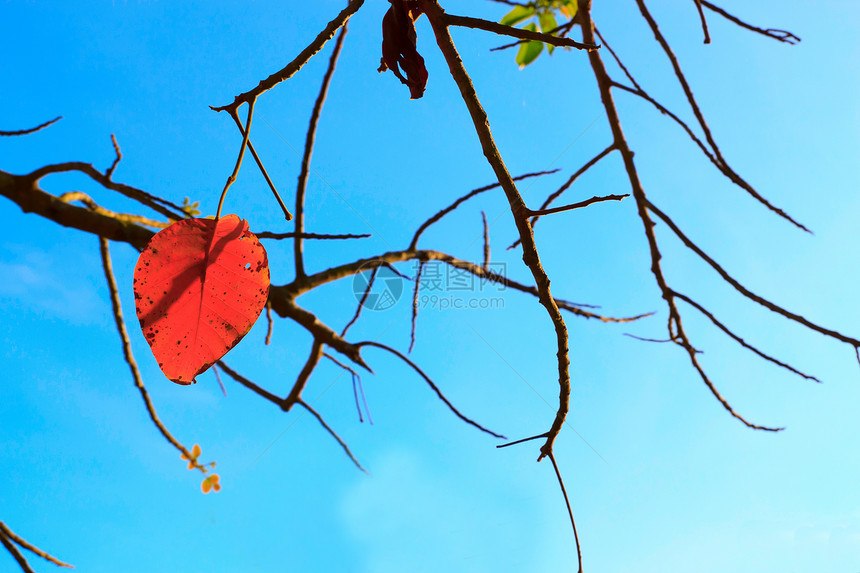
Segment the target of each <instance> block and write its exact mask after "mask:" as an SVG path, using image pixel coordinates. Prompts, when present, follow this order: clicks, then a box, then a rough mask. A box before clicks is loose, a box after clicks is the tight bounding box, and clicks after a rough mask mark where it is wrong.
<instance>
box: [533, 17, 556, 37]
mask: <svg viewBox="0 0 860 573" xmlns="http://www.w3.org/2000/svg"><path fill="white" fill-rule="evenodd" d="M538 21H539V22H540V31H541V32H543V33H544V34H549V33H550V32H551V31H552V30H555V29H556V28H558V23H557V22H556V21H555V16H553V15H552V12H541V14H540V15H539V16H538Z"/></svg>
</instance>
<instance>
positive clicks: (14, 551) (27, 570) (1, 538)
mask: <svg viewBox="0 0 860 573" xmlns="http://www.w3.org/2000/svg"><path fill="white" fill-rule="evenodd" d="M0 543H2V544H3V547H5V548H6V551H8V552H9V553H10V554H11V555H12V557H14V558H15V561H17V562H18V566H19V567H21V570H22V571H24V573H35V572H34V571H33V569H32V568H31V567H30V564H29V563H27V559H26V558H25V557H24V556H23V555H22V554H21V551H19V550H18V548H17V547H15V544H14V543H12V541H11V540H10V539H9V538H8V537H6V534H5V533H3V532H2V531H0Z"/></svg>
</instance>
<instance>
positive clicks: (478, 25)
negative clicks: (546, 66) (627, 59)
mask: <svg viewBox="0 0 860 573" xmlns="http://www.w3.org/2000/svg"><path fill="white" fill-rule="evenodd" d="M442 17H443V21H442V22H443V23H444V24H445V26H446V27H447V26H461V27H464V28H472V29H477V30H485V31H487V32H493V33H494V34H500V35H502V36H511V37H512V38H519V39H521V40H531V41H534V42H543V43H544V44H550V45H551V46H564V47H567V48H576V49H577V50H588V51H589V52H590V51H592V50H597V49H598V48H600V46H598V45H595V44H587V43H586V44H584V43H582V42H577V41H575V40H571V39H570V38H562V37H559V36H552V35H550V34H544V33H542V32H532V31H531V30H524V29H522V28H515V27H513V26H503V25H501V24H499V23H498V22H493V21H491V20H483V19H481V18H472V17H469V16H455V15H453V14H444V13H443V16H442Z"/></svg>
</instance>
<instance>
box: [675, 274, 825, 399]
mask: <svg viewBox="0 0 860 573" xmlns="http://www.w3.org/2000/svg"><path fill="white" fill-rule="evenodd" d="M672 294H673V295H674V296H675V297H677V298H679V299H681V300H683V301H684V302H686V303H687V304H689V305H690V306H692V307H693V308H695V309H696V310H698V311H699V312H701V313H702V314H704V315H705V316H707V317H708V318H709V319H710V321H711V322H713V323H714V326H716V327H717V328H719V329H720V330H722V331H723V332H725V333H726V334H727V335H728V336H729V337H730V338H731V339H732V340H734V341H735V342H737V343H738V344H740V345H741V346H743V347H744V348H746V349H748V350H751V351H752V352H754V353H755V354H756V355H758V356H759V357H761V358H764V359H765V360H767V361H768V362H771V363H773V364H776V365H777V366H780V367H782V368H785V369H786V370H788V371H789V372H793V373H794V374H797V375H798V376H800V377H801V378H806V379H807V380H813V381H815V382H818V383H821V380H819V379H818V378H816V377H815V376H809V375H808V374H804V373H803V372H801V371H800V370H797V369H795V368H793V367H792V366H789V365H788V364H786V363H785V362H781V361H779V360H777V359H776V358H773V357H772V356H768V355H767V354H765V353H764V352H762V351H760V350H759V349H758V348H756V347H755V346H752V345H750V344H747V342H746V341H745V340H744V339H743V338H741V337H740V336H738V335H737V334H735V333H734V332H732V331H731V330H729V328H728V327H727V326H725V325H724V324H723V323H722V322H720V321H719V320H717V317H715V316H714V315H713V314H712V313H710V312H709V311H708V310H707V309H705V307H703V306H702V305H700V304H699V303H697V302H696V301H694V300H693V299H691V298H690V297H688V296H686V295H683V294H681V293H679V292H678V291H672Z"/></svg>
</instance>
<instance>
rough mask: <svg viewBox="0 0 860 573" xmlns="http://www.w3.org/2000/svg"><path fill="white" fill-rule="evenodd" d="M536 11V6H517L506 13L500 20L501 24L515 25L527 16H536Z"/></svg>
mask: <svg viewBox="0 0 860 573" xmlns="http://www.w3.org/2000/svg"><path fill="white" fill-rule="evenodd" d="M534 13H535V9H534V6H517V7H516V8H514V9H513V10H511V11H510V12H508V13H507V14H505V16H504V18H502V19H501V20H499V24H501V25H502V26H513V25H514V24H518V23H520V22H522V21H523V20H525V19H526V18H531V17H532V16H534Z"/></svg>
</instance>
